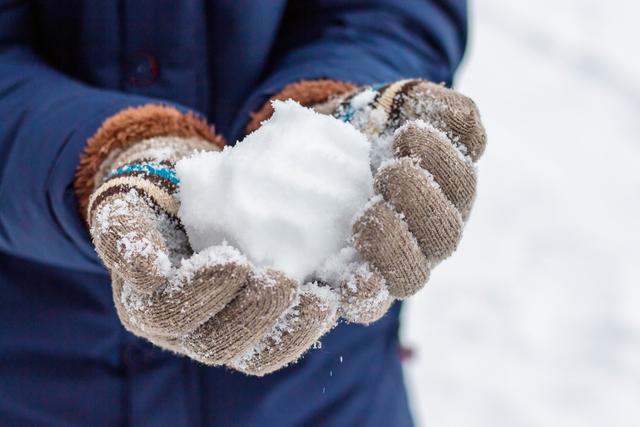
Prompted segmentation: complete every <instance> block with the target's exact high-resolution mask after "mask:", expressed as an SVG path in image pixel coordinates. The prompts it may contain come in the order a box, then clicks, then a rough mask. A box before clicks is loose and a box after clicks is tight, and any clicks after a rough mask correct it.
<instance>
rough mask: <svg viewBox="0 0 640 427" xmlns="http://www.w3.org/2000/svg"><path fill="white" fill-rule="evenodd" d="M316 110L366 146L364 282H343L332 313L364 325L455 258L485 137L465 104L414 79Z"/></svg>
mask: <svg viewBox="0 0 640 427" xmlns="http://www.w3.org/2000/svg"><path fill="white" fill-rule="evenodd" d="M315 108H316V109H317V110H319V111H321V112H326V113H329V114H332V115H334V116H335V117H337V118H338V119H341V120H344V121H348V122H350V123H352V124H353V125H354V126H355V127H356V128H358V129H359V130H361V131H362V132H363V133H365V134H366V135H367V136H368V137H369V139H370V141H371V142H372V166H373V168H374V188H375V192H376V196H374V198H373V199H372V200H371V201H370V202H369V205H368V206H367V208H366V209H365V210H363V212H362V214H361V215H360V216H359V217H358V218H357V219H356V220H355V222H354V225H353V244H354V247H355V248H356V250H357V252H358V253H359V255H360V256H361V258H362V261H361V265H360V266H359V267H357V268H356V267H354V268H353V270H354V271H360V272H366V274H362V273H361V274H359V275H355V276H352V277H350V278H347V279H346V280H345V281H344V284H343V286H342V289H343V291H342V295H343V298H342V308H341V314H342V315H343V316H344V317H346V318H348V319H349V320H352V321H355V322H361V323H368V322H371V321H372V320H375V319H376V318H378V317H380V316H381V315H382V314H383V313H384V311H385V310H386V307H387V306H388V304H389V302H388V299H393V298H398V299H403V298H406V297H409V296H411V295H413V294H414V293H415V292H417V291H418V290H419V289H420V288H422V287H423V286H424V284H425V283H426V282H427V280H428V278H429V273H430V270H431V269H432V268H433V267H434V266H435V265H436V264H438V263H439V262H440V261H442V260H443V259H445V258H447V257H448V256H449V255H451V254H452V253H453V251H454V250H455V249H456V246H457V244H458V242H459V240H460V237H461V234H462V228H463V226H464V223H465V222H466V220H467V218H468V216H469V213H470V211H471V207H472V205H473V201H474V197H475V193H476V172H475V162H476V161H477V160H478V159H479V157H480V156H481V155H482V153H483V151H484V148H485V144H486V134H485V131H484V127H483V126H482V123H481V122H480V115H479V112H478V110H477V108H476V106H475V104H474V103H473V101H472V100H471V99H469V98H467V97H465V96H463V95H461V94H459V93H457V92H455V91H453V90H451V89H447V88H445V87H444V86H441V85H437V84H434V83H430V82H427V81H422V80H405V81H399V82H395V83H392V84H389V85H384V86H380V87H362V88H359V89H357V90H355V91H352V92H350V93H347V94H344V95H342V96H339V97H336V98H333V99H330V100H329V101H327V102H325V103H322V104H319V105H316V106H315ZM376 301H377V302H379V304H375V303H374V302H376Z"/></svg>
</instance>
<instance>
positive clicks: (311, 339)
mask: <svg viewBox="0 0 640 427" xmlns="http://www.w3.org/2000/svg"><path fill="white" fill-rule="evenodd" d="M223 145H224V141H223V140H222V138H221V137H219V136H216V135H215V134H214V133H213V132H212V130H211V129H210V128H209V126H207V125H206V123H204V122H202V121H201V120H200V119H198V118H196V117H194V116H193V115H184V114H181V113H179V112H178V111H177V110H175V109H173V108H169V107H161V106H154V105H147V106H143V107H140V108H133V109H128V110H125V111H122V112H120V113H118V114H116V115H115V116H113V117H111V118H110V119H108V120H107V121H106V122H105V123H104V124H103V126H102V127H101V128H100V129H99V130H98V131H97V133H96V134H95V135H94V136H93V137H92V138H91V139H90V140H89V141H88V143H87V147H86V150H85V153H84V155H83V157H82V159H81V162H80V164H79V167H78V171H77V174H76V181H75V187H76V193H77V194H78V198H79V200H80V205H81V209H82V210H83V212H84V213H85V215H86V220H87V223H88V225H89V230H90V233H91V236H92V239H93V242H94V245H95V248H96V252H97V253H98V255H99V256H100V258H101V259H102V260H103V262H104V264H105V265H106V267H107V268H108V269H109V271H110V273H111V278H112V289H113V297H114V303H115V307H116V310H117V313H118V316H119V317H120V320H121V321H122V323H123V325H124V326H125V328H126V329H128V330H129V331H131V332H132V333H134V334H136V335H138V336H141V337H144V338H146V339H148V340H149V341H151V342H153V343H154V344H156V345H158V346H160V347H163V348H166V349H169V350H172V351H174V352H176V353H180V354H186V355H188V356H190V357H192V358H193V359H196V360H198V361H201V362H203V363H206V364H212V365H226V366H229V367H232V368H235V369H238V370H240V371H243V372H245V373H249V374H253V375H263V374H266V373H268V372H271V371H274V370H276V369H279V368H281V367H283V366H285V365H287V364H288V363H291V362H293V361H295V360H296V359H297V358H298V357H300V355H301V354H302V353H303V352H304V351H305V350H307V349H308V348H309V347H310V346H312V345H313V344H314V343H315V342H316V341H317V340H318V338H319V337H320V336H321V335H323V334H324V333H325V332H326V331H327V330H328V329H330V328H331V327H332V326H333V325H334V322H335V319H336V316H337V315H336V310H335V306H336V304H333V303H332V298H333V294H332V293H331V292H327V291H326V290H325V289H321V288H319V287H318V285H313V284H307V285H303V286H299V285H298V284H297V283H296V282H295V281H293V280H291V279H290V278H288V277H286V276H285V275H284V274H282V273H279V272H277V271H273V270H257V269H256V268H254V267H253V266H252V265H251V263H250V262H249V261H248V260H247V259H246V258H245V257H244V256H243V255H242V254H241V253H239V252H238V251H237V250H236V249H234V248H232V247H230V246H227V245H220V246H217V247H212V248H208V249H206V250H204V251H202V252H199V253H196V254H194V253H193V252H192V250H191V247H190V246H189V241H188V239H187V236H186V233H185V231H184V228H183V226H182V224H181V223H180V220H179V219H178V218H177V216H176V215H177V212H178V208H179V200H178V198H177V191H178V189H179V184H180V183H179V180H178V178H177V177H176V175H175V172H174V166H175V163H176V162H177V161H178V160H179V159H181V158H183V157H185V156H189V155H191V154H193V153H194V152H196V151H203V150H219V149H220V147H222V146H223ZM212 214H215V213H212Z"/></svg>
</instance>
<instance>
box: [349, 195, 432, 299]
mask: <svg viewBox="0 0 640 427" xmlns="http://www.w3.org/2000/svg"><path fill="white" fill-rule="evenodd" d="M353 239H354V246H355V248H356V249H357V250H358V252H359V253H360V255H361V256H362V258H364V259H365V260H366V261H367V262H368V263H369V264H370V265H371V266H372V267H374V268H375V269H376V270H377V271H378V272H379V273H380V274H381V275H382V277H384V279H385V281H386V284H387V287H388V289H389V293H390V294H391V295H392V296H393V297H396V298H406V297H408V296H410V295H413V294H415V293H416V292H417V291H418V290H419V289H421V288H422V287H423V286H424V284H425V283H426V282H427V280H428V279H429V271H430V266H429V262H428V261H427V259H426V258H425V255H424V254H423V253H422V250H421V249H420V247H419V246H418V242H417V241H416V239H415V237H413V236H412V235H411V233H410V232H409V229H408V227H407V224H406V223H405V222H404V221H403V220H402V219H401V218H400V217H399V216H398V214H397V213H396V212H395V211H394V210H393V208H391V207H389V206H388V205H387V203H385V202H384V201H383V200H378V201H374V202H373V203H372V205H371V206H370V207H369V208H368V209H367V210H365V212H364V213H363V214H362V215H361V216H360V217H359V218H358V219H357V220H356V222H355V223H354V225H353Z"/></svg>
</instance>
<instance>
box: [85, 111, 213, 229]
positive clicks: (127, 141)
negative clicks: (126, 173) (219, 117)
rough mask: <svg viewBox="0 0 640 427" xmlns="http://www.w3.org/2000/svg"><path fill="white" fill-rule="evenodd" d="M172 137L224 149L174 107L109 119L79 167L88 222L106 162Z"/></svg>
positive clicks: (210, 133) (122, 113)
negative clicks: (142, 144)
mask: <svg viewBox="0 0 640 427" xmlns="http://www.w3.org/2000/svg"><path fill="white" fill-rule="evenodd" d="M163 136H172V137H178V138H198V139H201V140H205V141H208V142H210V143H211V144H213V145H215V146H218V147H224V144H225V142H224V138H223V137H222V136H220V135H216V134H215V132H214V130H213V128H212V127H210V126H209V125H208V124H207V123H206V122H205V121H204V120H202V119H200V118H199V117H197V116H196V115H195V114H193V113H187V114H183V113H181V112H179V111H178V110H176V109H175V108H173V107H167V106H162V105H153V104H147V105H144V106H142V107H131V108H127V109H125V110H122V111H120V112H119V113H117V114H115V115H113V116H111V117H109V118H108V119H107V120H105V122H104V123H103V124H102V126H101V127H100V128H99V129H98V130H97V132H96V133H95V134H94V135H93V136H92V137H91V138H89V140H88V141H87V145H86V146H85V148H84V152H83V153H82V156H81V158H80V162H79V163H78V167H77V169H76V173H75V178H74V190H75V192H76V196H77V197H78V201H79V207H80V213H81V215H82V216H83V217H84V218H85V219H86V215H87V207H88V205H89V198H90V197H91V193H92V192H93V190H94V189H95V188H96V186H97V184H99V179H97V178H98V177H99V176H100V175H101V174H100V172H101V171H103V170H104V168H103V162H105V160H107V159H109V158H110V157H111V155H112V153H113V152H114V151H116V150H117V151H122V150H124V149H126V148H128V147H130V146H132V145H133V144H136V143H138V142H140V141H143V140H145V139H149V138H154V137H163Z"/></svg>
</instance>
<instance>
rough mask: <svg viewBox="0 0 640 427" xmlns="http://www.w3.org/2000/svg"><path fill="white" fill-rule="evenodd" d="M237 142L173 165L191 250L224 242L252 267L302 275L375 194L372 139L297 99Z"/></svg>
mask: <svg viewBox="0 0 640 427" xmlns="http://www.w3.org/2000/svg"><path fill="white" fill-rule="evenodd" d="M273 107H274V113H273V116H272V117H271V118H270V119H269V120H268V121H265V122H264V123H263V125H262V126H261V127H260V128H259V129H258V130H256V131H255V132H253V133H251V134H250V135H248V136H247V137H246V138H245V139H244V140H242V141H241V142H239V143H238V144H237V145H236V146H235V147H226V148H225V149H224V150H223V151H221V152H206V153H205V152H203V153H198V154H196V155H194V156H192V157H189V158H187V159H184V160H181V161H180V162H178V164H177V165H176V172H177V175H178V177H179V179H180V200H181V207H180V212H179V216H180V218H181V220H182V222H183V223H184V224H185V228H186V230H187V234H188V236H189V240H190V242H191V245H192V246H193V248H194V250H196V251H197V250H202V249H204V248H207V247H210V246H214V245H217V244H220V243H222V242H223V241H227V242H228V243H229V244H231V245H233V246H235V247H237V248H238V249H240V250H241V251H242V252H243V253H245V254H246V255H247V257H248V258H249V259H250V260H251V261H252V262H253V263H254V264H256V265H257V266H260V267H273V268H276V269H279V270H281V271H284V272H285V273H287V274H288V275H290V276H291V277H292V278H294V279H296V280H299V281H302V280H304V279H306V278H309V277H310V276H312V275H313V273H314V272H315V271H316V270H319V269H320V268H321V267H322V266H323V265H324V264H325V261H326V260H327V259H328V258H329V257H330V256H332V255H333V254H335V253H337V252H338V251H339V250H340V249H341V248H343V247H345V245H347V243H348V239H349V237H350V231H351V221H352V218H353V216H354V215H355V214H356V213H357V212H358V211H359V210H360V209H361V208H362V206H364V205H365V204H366V202H367V200H368V199H369V198H370V196H371V195H372V194H373V185H372V176H371V168H370V161H369V143H368V142H367V139H366V137H365V136H364V135H363V134H361V133H360V132H358V131H357V130H356V129H355V128H354V127H353V126H352V125H350V124H348V123H344V122H342V121H340V120H337V119H335V118H333V117H330V116H326V115H322V114H318V113H316V112H314V111H313V110H311V109H308V108H305V107H302V106H301V105H299V104H298V103H296V102H294V101H291V100H289V101H284V102H282V101H275V102H274V103H273Z"/></svg>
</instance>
